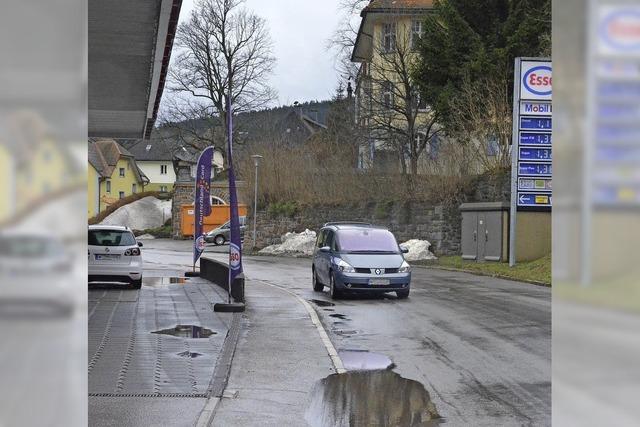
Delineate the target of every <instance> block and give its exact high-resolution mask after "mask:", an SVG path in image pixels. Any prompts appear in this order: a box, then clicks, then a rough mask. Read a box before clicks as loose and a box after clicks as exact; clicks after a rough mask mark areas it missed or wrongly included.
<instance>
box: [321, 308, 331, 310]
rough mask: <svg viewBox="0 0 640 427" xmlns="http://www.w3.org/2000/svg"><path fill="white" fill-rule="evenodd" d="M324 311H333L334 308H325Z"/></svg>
mask: <svg viewBox="0 0 640 427" xmlns="http://www.w3.org/2000/svg"><path fill="white" fill-rule="evenodd" d="M322 311H333V308H323V309H322Z"/></svg>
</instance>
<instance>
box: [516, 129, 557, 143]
mask: <svg viewBox="0 0 640 427" xmlns="http://www.w3.org/2000/svg"><path fill="white" fill-rule="evenodd" d="M520 145H551V134H550V133H533V132H520Z"/></svg>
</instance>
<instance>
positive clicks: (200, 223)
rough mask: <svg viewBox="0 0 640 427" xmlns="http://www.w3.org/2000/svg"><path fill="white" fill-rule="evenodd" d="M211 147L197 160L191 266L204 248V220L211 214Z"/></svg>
mask: <svg viewBox="0 0 640 427" xmlns="http://www.w3.org/2000/svg"><path fill="white" fill-rule="evenodd" d="M212 161H213V147H207V148H205V149H204V151H203V152H202V153H200V157H199V158H198V166H197V169H196V200H195V204H194V215H195V223H194V226H195V227H194V230H193V265H194V267H195V264H196V261H198V259H199V258H200V255H202V252H204V248H205V240H204V236H205V234H204V218H205V217H206V216H209V215H210V214H211V196H210V193H211V162H212Z"/></svg>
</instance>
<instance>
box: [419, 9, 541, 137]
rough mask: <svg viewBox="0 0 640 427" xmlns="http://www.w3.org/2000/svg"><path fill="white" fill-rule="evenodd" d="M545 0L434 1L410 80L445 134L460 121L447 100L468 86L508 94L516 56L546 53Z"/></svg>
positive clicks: (479, 96) (457, 95) (511, 88)
mask: <svg viewBox="0 0 640 427" xmlns="http://www.w3.org/2000/svg"><path fill="white" fill-rule="evenodd" d="M550 34H551V1H550V0H436V1H435V3H434V10H433V13H431V14H429V15H428V16H427V18H426V19H425V22H424V31H423V35H422V38H421V41H420V45H419V53H420V59H419V60H418V63H417V65H416V67H415V69H414V73H413V74H414V76H413V77H414V80H415V82H416V83H417V84H418V87H419V89H420V92H421V95H422V96H423V97H424V98H425V99H426V101H427V103H428V104H429V105H430V106H431V107H432V108H433V109H434V110H435V111H436V112H437V113H438V115H439V117H440V123H441V125H443V126H444V127H445V128H446V129H447V131H448V132H449V133H453V132H455V130H456V124H457V123H460V117H457V115H459V114H464V111H457V109H456V107H455V106H454V105H452V102H451V101H452V100H453V99H456V98H457V97H459V96H460V94H461V93H462V92H463V91H467V90H468V86H469V85H472V86H473V85H475V86H477V89H478V98H479V100H481V98H482V91H483V87H486V86H487V83H489V85H490V86H494V87H495V85H501V86H506V87H505V91H506V94H507V95H508V96H507V101H506V102H511V99H512V93H513V65H514V59H515V58H516V57H518V56H540V55H549V54H550V50H551V49H550Z"/></svg>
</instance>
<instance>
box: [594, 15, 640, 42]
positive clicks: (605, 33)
mask: <svg viewBox="0 0 640 427" xmlns="http://www.w3.org/2000/svg"><path fill="white" fill-rule="evenodd" d="M600 36H601V37H602V38H603V40H604V41H605V43H607V44H609V45H610V46H612V47H614V48H616V49H622V50H630V49H638V48H640V10H631V9H625V10H618V11H616V12H614V13H611V14H609V15H608V16H605V17H604V19H603V20H602V24H601V26H600Z"/></svg>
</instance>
